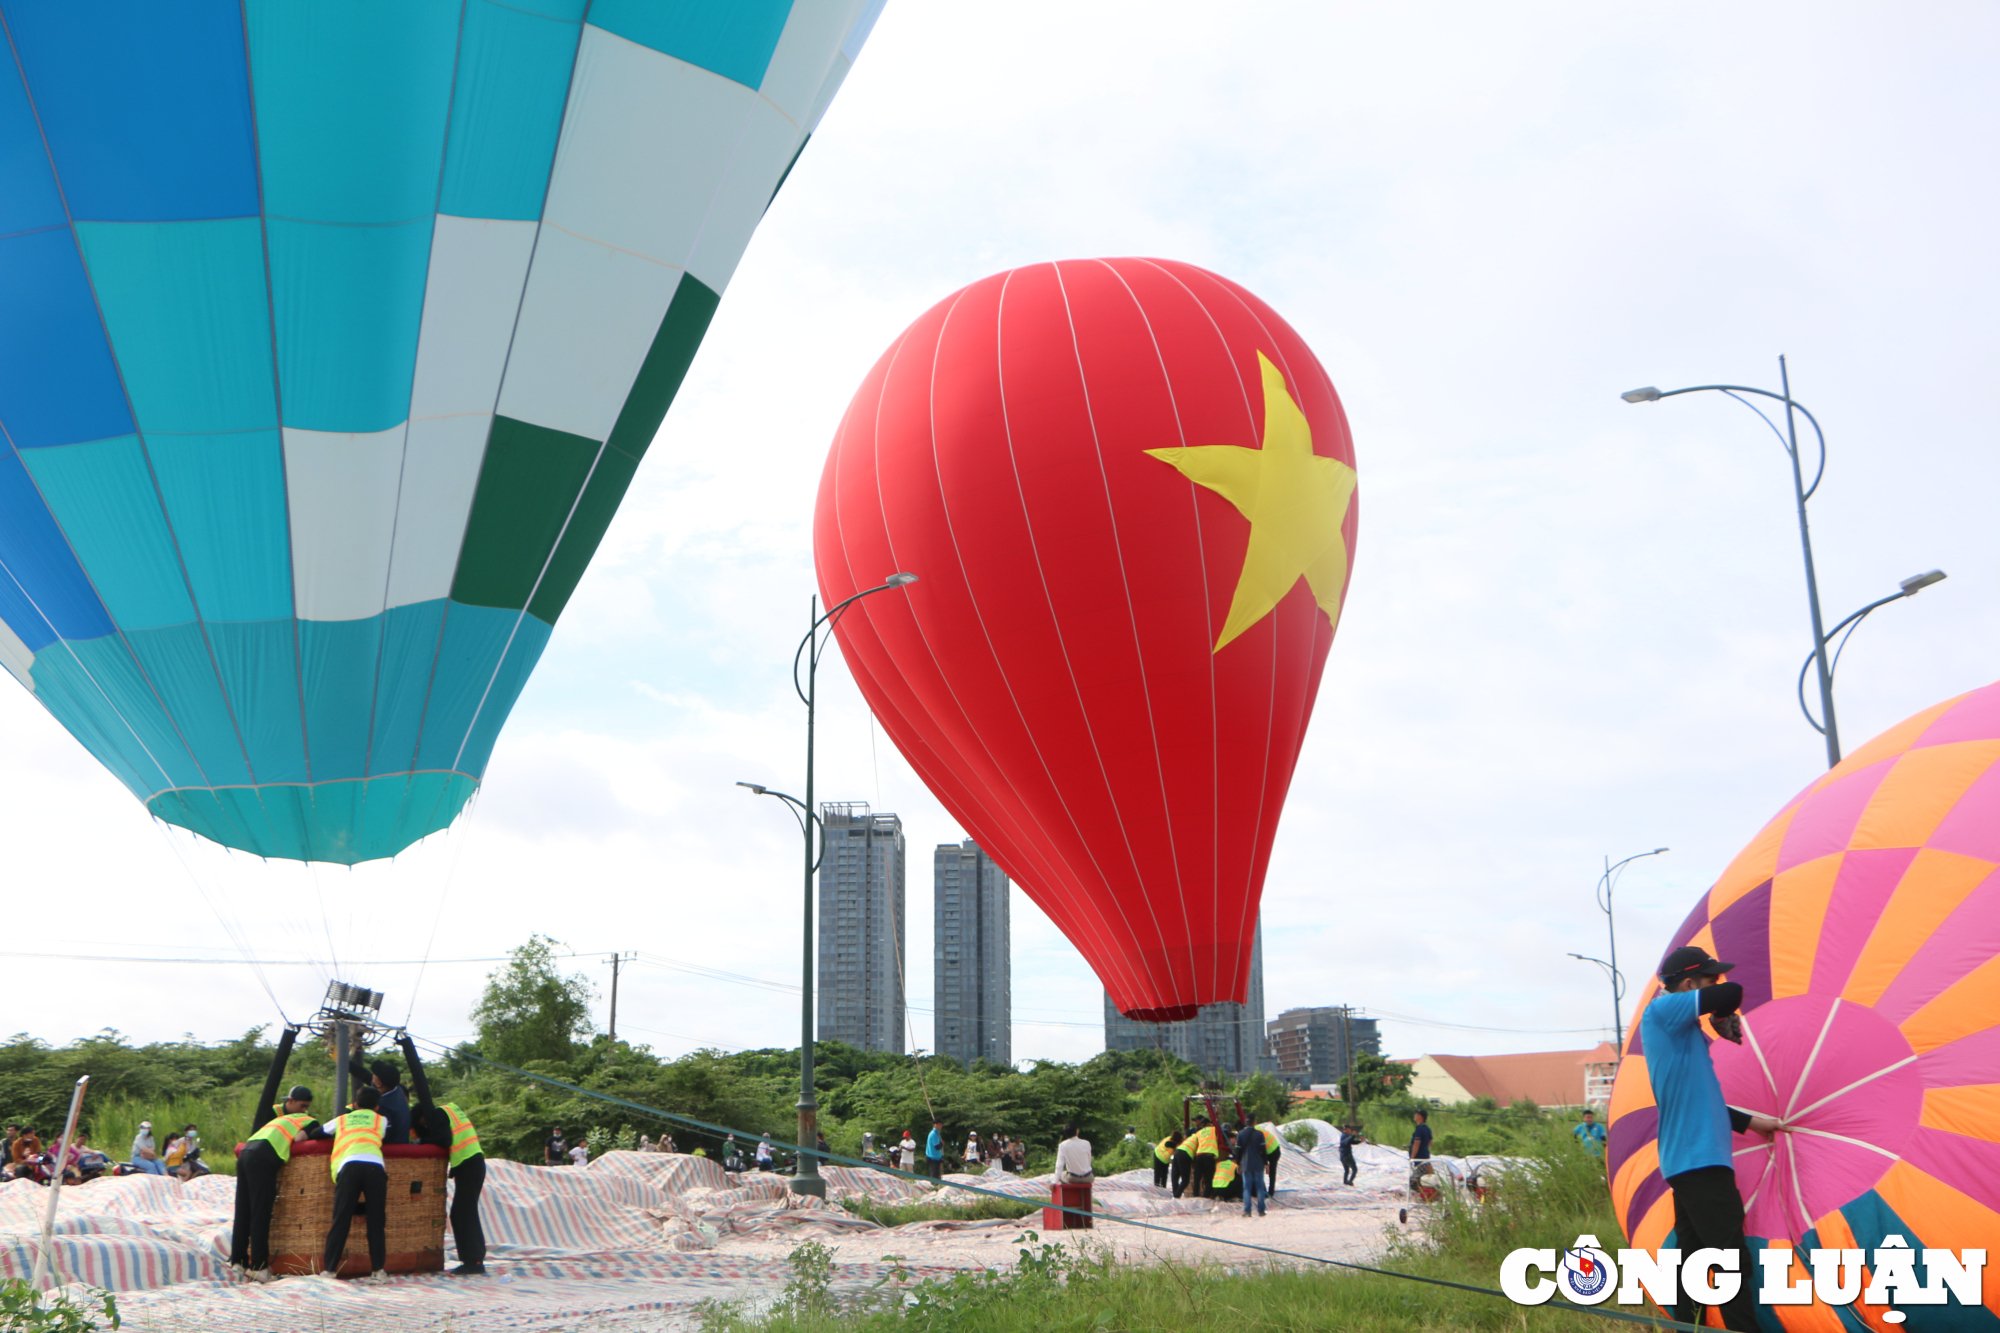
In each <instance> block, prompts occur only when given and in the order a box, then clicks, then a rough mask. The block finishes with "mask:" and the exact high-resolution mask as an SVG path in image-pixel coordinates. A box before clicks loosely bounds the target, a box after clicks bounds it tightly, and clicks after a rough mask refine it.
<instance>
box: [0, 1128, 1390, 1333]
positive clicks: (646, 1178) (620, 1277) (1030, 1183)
mask: <svg viewBox="0 0 2000 1333" xmlns="http://www.w3.org/2000/svg"><path fill="white" fill-rule="evenodd" d="M1360 1156H1361V1159H1362V1160H1361V1164H1360V1168H1361V1169H1360V1178H1359V1180H1358V1182H1357V1185H1356V1186H1354V1187H1348V1186H1342V1185H1340V1184H1339V1183H1338V1182H1339V1179H1340V1173H1339V1169H1338V1165H1337V1163H1336V1162H1334V1161H1333V1160H1332V1154H1331V1150H1330V1149H1329V1148H1326V1147H1325V1146H1324V1145H1322V1147H1321V1148H1320V1149H1317V1150H1315V1149H1299V1150H1288V1152H1287V1157H1286V1163H1285V1164H1284V1165H1282V1166H1281V1178H1280V1184H1281V1186H1284V1185H1286V1183H1287V1182H1290V1184H1289V1187H1286V1188H1281V1189H1280V1190H1279V1192H1278V1194H1277V1196H1276V1197H1275V1198H1274V1199H1273V1201H1272V1204H1271V1207H1270V1210H1269V1213H1268V1214H1267V1215H1266V1216H1264V1217H1245V1216H1243V1212H1242V1207H1241V1205H1240V1204H1227V1203H1216V1204H1200V1203H1196V1202H1194V1201H1193V1200H1182V1201H1175V1200H1173V1199H1171V1198H1170V1197H1168V1196H1167V1195H1166V1194H1165V1192H1164V1191H1161V1190H1158V1189H1156V1188H1155V1187H1154V1186H1153V1185H1152V1183H1151V1180H1150V1172H1128V1173H1125V1174H1124V1175H1121V1176H1112V1177H1107V1178H1102V1179H1100V1180H1099V1182H1098V1186H1097V1191H1096V1198H1095V1205H1096V1207H1097V1208H1098V1209H1099V1210H1100V1216H1099V1217H1098V1218H1097V1219H1096V1225H1095V1227H1094V1228H1093V1229H1091V1230H1089V1231H1065V1232H1044V1231H1042V1229H1041V1227H1040V1225H1039V1224H1040V1222H1041V1216H1040V1214H1039V1213H1037V1214H1032V1215H1030V1216H1028V1217H1024V1218H1016V1219H1011V1220H1009V1219H993V1220H982V1221H976V1222H959V1221H938V1222H917V1223H911V1224H908V1225H905V1226H901V1227H897V1228H894V1229H891V1230H884V1229H880V1228H875V1227H872V1226H870V1225H869V1224H867V1223H865V1222H863V1221H861V1219H859V1218H857V1217H855V1216H853V1215H852V1214H851V1213H848V1212H846V1211H845V1210H843V1209H840V1208H838V1207H828V1206H827V1205H826V1204H824V1203H821V1202H819V1201H817V1200H805V1199H801V1198H799V1197H798V1196H796V1195H793V1194H791V1193H790V1191H789V1190H788V1188H787V1184H786V1182H785V1181H784V1180H782V1179H780V1178H778V1177H756V1176H736V1177H725V1176H723V1174H722V1173H721V1172H720V1171H719V1169H718V1168H716V1167H715V1166H714V1165H713V1164H712V1163H707V1162H703V1161H698V1160H696V1159H689V1158H679V1157H673V1156H655V1157H648V1156H645V1155H640V1154H628V1153H614V1154H611V1155H610V1156H609V1157H607V1158H605V1159H601V1160H599V1161H598V1162H594V1163H592V1165H591V1166H590V1167H589V1168H587V1169H586V1170H585V1171H581V1172H576V1171H569V1170H565V1171H559V1172H555V1171H547V1170H544V1169H542V1168H539V1167H527V1166H522V1165H519V1164H517V1163H510V1162H497V1161H496V1162H494V1163H492V1164H490V1167H489V1175H488V1179H487V1192H486V1196H485V1198H484V1200H483V1202H482V1213H483V1214H484V1215H485V1217H486V1222H487V1232H488V1236H489V1238H490V1239H491V1240H492V1241H493V1242H494V1251H493V1253H492V1255H491V1256H490V1258H489V1264H488V1267H489V1273H490V1275H489V1276H487V1277H484V1278H476V1279H453V1278H449V1277H444V1276H440V1275H409V1276H402V1277H396V1278H393V1279H391V1280H390V1281H389V1282H387V1283H386V1284H383V1285H381V1286H370V1285H368V1284H357V1283H348V1282H332V1281H324V1280H318V1279H312V1278H287V1279H285V1280H284V1281H281V1282H277V1283H273V1284H270V1285H265V1286H256V1285H245V1284H242V1283H240V1282H238V1281H233V1280H232V1279H231V1278H230V1277H229V1276H228V1274H227V1272H226V1270H225V1269H224V1267H223V1264H222V1259H223V1257H224V1256H225V1255H226V1252H227V1246H228V1220H229V1214H230V1210H231V1207H232V1204H233V1190H232V1189H231V1185H230V1182H228V1181H226V1180H222V1179H219V1178H218V1179H213V1180H209V1181H203V1182H196V1183H195V1184H193V1185H189V1186H185V1187H183V1186H179V1185H174V1184H170V1183H169V1182H165V1181H160V1180H156V1179H153V1178H151V1177H127V1178H124V1179H122V1180H117V1181H111V1182H101V1183H100V1184H99V1185H97V1186H93V1187H86V1188H84V1189H82V1190H78V1191H76V1192H75V1193H74V1194H73V1195H71V1194H66V1195H65V1197H64V1200H63V1202H64V1209H63V1218H62V1221H61V1225H60V1226H59V1227H58V1236H57V1243H58V1254H59V1258H60V1261H61V1263H60V1268H61V1271H62V1272H63V1274H64V1275H65V1278H66V1279H67V1280H70V1281H78V1280H81V1281H85V1282H94V1283H96V1284H97V1285H101V1286H108V1287H113V1288H115V1289H116V1290H117V1291H118V1292H119V1293H120V1294H119V1297H118V1301H119V1307H120V1311H121V1313H122V1314H123V1315H124V1318H125V1327H126V1328H127V1329H129V1330H132V1331H133V1333H142V1331H143V1333H197V1331H198V1333H272V1331H273V1330H279V1329H283V1330H286V1333H321V1331H322V1330H324V1331H325V1333H334V1330H338V1329H342V1328H349V1327H352V1326H353V1325H354V1324H356V1323H357V1322H359V1323H363V1324H366V1325H367V1326H368V1327H371V1328H374V1329H380V1330H395V1331H396V1333H420V1331H421V1333H466V1330H478V1331H479V1333H500V1331H501V1330H515V1331H517V1333H550V1331H552V1330H564V1331H565V1333H567V1331H568V1330H590V1331H591V1333H624V1330H627V1329H632V1330H668V1329H682V1328H691V1327H694V1326H696V1325H697V1324H698V1322H699V1319H700V1315H699V1306H700V1304H701V1303H702V1302H704V1301H711V1300H719V1301H726V1302H731V1303H736V1304H739V1305H740V1306H742V1307H744V1308H745V1309H748V1310H753V1311H754V1310H758V1309H761V1308H764V1307H767V1306H768V1305H769V1303H770V1302H771V1301H773V1300H774V1299H776V1298H777V1297H778V1296H779V1294H780V1293H781V1292H782V1290H783V1288H784V1285H785V1282H786V1279H787V1278H788V1277H789V1275H790V1274H789V1269H788V1266H787V1264H786V1263H785V1260H786V1258H787V1257H788V1256H789V1255H790V1254H791V1253H792V1252H793V1251H794V1250H796V1249H797V1248H798V1247H799V1246H801V1245H803V1244H806V1243H808V1242H816V1243H818V1244H821V1245H824V1246H826V1247H827V1248H828V1249H829V1250H830V1251H831V1252H832V1256H833V1273H832V1281H833V1285H834V1288H835V1289H836V1290H837V1291H842V1292H860V1291H866V1290H870V1289H878V1288H879V1287H881V1285H882V1284H884V1283H885V1282H893V1281H895V1280H897V1278H899V1277H901V1278H902V1279H903V1280H905V1281H908V1280H914V1279H921V1278H925V1277H940V1276H946V1275H949V1274H951V1273H953V1272H962V1271H969V1270H982V1269H1005V1268H1008V1267H1011V1266H1013V1265H1014V1264H1015V1263H1017V1262H1018V1259H1019V1256H1020V1252H1021V1250H1022V1249H1023V1247H1024V1245H1037V1246H1039V1245H1047V1244H1055V1245H1070V1246H1077V1247H1081V1248H1084V1249H1087V1250H1090V1251H1093V1252H1102V1251H1103V1250H1104V1249H1107V1248H1108V1249H1109V1250H1110V1251H1111V1252H1112V1254H1113V1255H1114V1256H1115V1257H1116V1258H1117V1259H1119V1260H1120V1261H1122V1262H1129V1263H1158V1262H1169V1261H1170V1262H1176V1263H1217V1264H1223V1265H1226V1266H1229V1267H1232V1268H1255V1267H1262V1266H1265V1265H1269V1264H1280V1265H1300V1266H1303V1265H1308V1264H1313V1263H1315V1262H1316V1261H1322V1260H1333V1261H1336V1262H1345V1263H1363V1264H1365V1263H1370V1262H1373V1261H1375V1260H1377V1259H1379V1258H1380V1256H1381V1255H1382V1253H1383V1251H1384V1249H1385V1247H1386V1245H1387V1244H1388V1242H1389V1239H1390V1237H1391V1236H1392V1235H1393V1234H1395V1233H1396V1232H1398V1231H1400V1230H1402V1229H1403V1226H1404V1225H1405V1224H1402V1223H1399V1221H1398V1213H1399V1211H1400V1210H1401V1209H1402V1207H1403V1206H1404V1184H1405V1176H1406V1174H1407V1161H1406V1159H1404V1158H1402V1156H1401V1155H1400V1154H1398V1153H1395V1152H1393V1151H1391V1150H1388V1149H1382V1148H1377V1147H1374V1146H1372V1145H1370V1146H1367V1147H1365V1148H1364V1149H1363V1151H1362V1153H1361V1154H1360ZM827 1175H828V1184H829V1188H830V1190H832V1191H833V1192H834V1193H836V1194H857V1193H858V1194H865V1195H866V1196H868V1197H871V1198H874V1199H876V1200H877V1201H878V1202H885V1203H886V1202H897V1201H906V1200H910V1199H912V1198H917V1197H922V1196H924V1195H927V1194H929V1192H930V1186H929V1185H928V1184H925V1183H921V1182H916V1181H911V1180H907V1179H898V1178H890V1177H887V1176H885V1175H882V1174H880V1173H876V1172H872V1171H866V1170H855V1169H851V1168H842V1167H829V1168H828V1170H827ZM953 1179H954V1178H950V1177H948V1178H947V1183H950V1182H951V1181H952V1180H953ZM957 1179H962V1182H963V1183H965V1184H971V1185H976V1186H977V1187H978V1188H982V1189H989V1190H996V1191H998V1192H1001V1193H1006V1194H1011V1195H1014V1196H1015V1197H1021V1198H1027V1197H1031V1196H1032V1197H1035V1198H1038V1199H1040V1198H1046V1191H1047V1188H1048V1184H1047V1181H1046V1179H1041V1180H1026V1181H1024V1180H1017V1179H1014V1178H1011V1177H1000V1176H986V1177H981V1178H978V1179H977V1180H976V1181H975V1180H973V1179H971V1178H957ZM44 1197H45V1196H44V1195H43V1194H42V1192H41V1191H40V1189H39V1188H38V1187H36V1186H33V1185H28V1184H26V1183H24V1182H23V1183H17V1184H16V1185H14V1186H11V1187H4V1188H0V1273H7V1272H20V1273H23V1274H25V1272H26V1271H27V1269H28V1267H29V1266H31V1264H32V1262H33V1259H34V1256H35V1255H36V1254H37V1253H38V1252H39V1248H38V1247H39V1241H38V1240H37V1239H36V1236H37V1233H38V1231H39V1227H40V1220H41V1211H42V1210H41V1204H42V1203H43V1201H44ZM1420 1217H1421V1214H1420V1213H1418V1212H1417V1211H1416V1210H1414V1209H1413V1210H1412V1213H1411V1219H1410V1222H1409V1223H1408V1224H1407V1225H1411V1226H1415V1225H1418V1224H1419V1220H1420ZM1030 1233H1032V1234H1033V1235H1034V1236H1035V1238H1036V1239H1034V1240H1033V1241H1024V1240H1023V1236H1024V1235H1026V1234H1030ZM1227 1242H1236V1243H1234V1244H1231V1243H1227ZM1257 1246H1262V1247H1268V1250H1264V1249H1257V1248H1252V1247H1257Z"/></svg>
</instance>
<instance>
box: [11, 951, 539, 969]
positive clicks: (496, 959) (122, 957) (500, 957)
mask: <svg viewBox="0 0 2000 1333" xmlns="http://www.w3.org/2000/svg"><path fill="white" fill-rule="evenodd" d="M511 957H512V955H510V954H495V955H493V956H491V957H482V958H432V959H428V960H426V959H423V958H350V959H348V960H347V962H346V963H344V964H342V966H343V967H422V966H423V965H424V964H425V962H426V961H428V962H431V963H504V962H507V961H509V960H510V959H511ZM0 958H45V959H48V960H50V961H51V962H67V963H192V964H196V965H198V966H201V967H317V968H323V967H325V966H326V960H325V959H323V958H141V957H136V956H134V955H132V954H122V953H118V954H113V953H43V952H41V951H39V950H34V951H29V950H9V949H0Z"/></svg>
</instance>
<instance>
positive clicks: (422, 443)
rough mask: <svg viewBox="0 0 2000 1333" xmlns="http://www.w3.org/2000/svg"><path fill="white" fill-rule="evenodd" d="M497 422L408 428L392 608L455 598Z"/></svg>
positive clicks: (483, 419)
mask: <svg viewBox="0 0 2000 1333" xmlns="http://www.w3.org/2000/svg"><path fill="white" fill-rule="evenodd" d="M492 429H493V418H492V416H491V415H484V416H470V417H468V416H458V417H442V418H438V419H436V420H431V421H412V422H411V423H410V438H409V443H408V444H407V445H406V446H405V447H404V450H403V486H402V499H401V501H400V502H399V503H398V504H397V507H396V542H395V551H394V554H393V556H392V557H391V560H390V563H389V602H388V604H389V605H390V606H408V605H410V604H412V603H414V602H428V601H433V600H435V599H437V598H440V597H448V596H450V595H451V581H452V578H453V577H454V576H455V575H456V574H457V573H458V553H459V549H460V548H461V547H463V546H464V545H465V522H466V518H467V516H468V515H470V514H471V513H472V494H473V492H474V490H476V489H477V488H478V486H479V467H480V464H481V463H483V462H484V461H485V459H486V440H487V437H488V436H489V435H490V434H491V433H492Z"/></svg>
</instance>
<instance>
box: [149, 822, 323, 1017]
mask: <svg viewBox="0 0 2000 1333" xmlns="http://www.w3.org/2000/svg"><path fill="white" fill-rule="evenodd" d="M147 822H148V823H150V824H152V825H153V827H154V828H155V829H157V830H158V831H159V834H160V838H161V840H162V841H164V842H165V843H166V844H167V848H168V850H169V851H171V852H172V853H173V855H174V860H176V861H178V862H179V863H180V867H181V870H182V872H183V873H185V874H186V875H187V877H188V882H189V883H190V884H192V885H194V891H195V892H196V893H198V894H200V895H201V900H202V902H203V904H205V905H206V906H207V908H208V910H209V911H210V912H211V913H212V914H213V915H214V917H215V920H216V923H217V924H218V925H220V926H221V927H222V933H223V934H224V935H227V936H228V937H229V942H230V943H231V944H234V945H235V946H236V951H237V952H238V953H239V954H241V955H243V961H244V962H246V963H248V964H249V965H250V973H251V975H252V976H254V977H256V978H257V984H258V985H259V986H261V987H263V988H264V995H265V998H267V999H269V1000H270V1001H271V1007H272V1008H273V1009H276V1010H277V1011H278V1017H279V1018H281V1019H283V1020H284V1023H285V1026H286V1027H292V1026H294V1024H293V1023H292V1020H291V1019H290V1018H289V1017H287V1016H286V1014H285V1006H284V1005H283V1004H282V1003H280V1002H279V1000H278V992H277V988H276V987H274V986H272V985H271V978H270V977H269V975H267V974H266V973H265V971H264V965H263V963H262V962H261V961H260V960H259V959H258V957H257V955H256V952H255V951H254V950H252V949H251V947H250V942H249V940H248V939H247V938H245V936H244V934H243V931H242V929H241V923H240V922H238V921H237V920H236V919H235V918H234V917H233V916H232V915H231V914H230V913H227V912H225V911H223V910H222V907H221V906H220V905H219V904H218V903H217V902H216V900H215V897H214V896H213V895H212V894H210V893H209V891H208V886H207V885H206V884H204V883H203V882H202V878H201V876H200V874H198V873H197V872H196V870H195V868H194V866H193V865H192V864H190V863H189V861H188V859H187V857H186V856H185V855H183V854H182V852H181V848H180V844H179V842H177V841H176V840H175V838H174V834H173V832H172V831H171V830H170V829H169V826H168V825H167V823H166V821H165V820H162V819H158V818H154V819H150V820H148V821H147ZM189 836H190V837H192V836H194V835H192V834H190V835H189Z"/></svg>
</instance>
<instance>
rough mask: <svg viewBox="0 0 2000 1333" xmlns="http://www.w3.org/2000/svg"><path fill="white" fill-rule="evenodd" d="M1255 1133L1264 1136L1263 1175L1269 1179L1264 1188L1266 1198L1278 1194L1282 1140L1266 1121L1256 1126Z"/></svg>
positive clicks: (1282, 1149)
mask: <svg viewBox="0 0 2000 1333" xmlns="http://www.w3.org/2000/svg"><path fill="white" fill-rule="evenodd" d="M1257 1132H1258V1133H1259V1134H1262V1135H1263V1136H1264V1173H1265V1175H1266V1176H1268V1177H1269V1178H1270V1179H1269V1182H1268V1183H1267V1184H1266V1185H1265V1186H1264V1195H1265V1197H1266V1198H1268V1197H1270V1196H1271V1195H1273V1194H1276V1193H1277V1192H1278V1158H1279V1156H1281V1155H1282V1154H1283V1152H1284V1140H1283V1139H1281V1138H1279V1137H1278V1131H1277V1128H1276V1127H1275V1126H1273V1125H1272V1124H1270V1123H1269V1122H1268V1121H1267V1122H1265V1123H1264V1124H1261V1125H1258V1126H1257Z"/></svg>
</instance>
